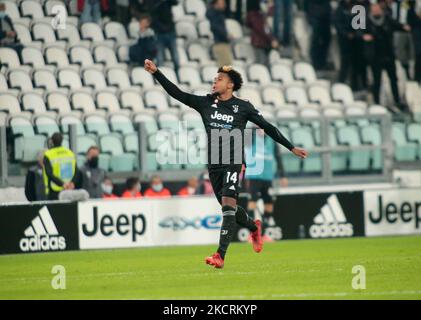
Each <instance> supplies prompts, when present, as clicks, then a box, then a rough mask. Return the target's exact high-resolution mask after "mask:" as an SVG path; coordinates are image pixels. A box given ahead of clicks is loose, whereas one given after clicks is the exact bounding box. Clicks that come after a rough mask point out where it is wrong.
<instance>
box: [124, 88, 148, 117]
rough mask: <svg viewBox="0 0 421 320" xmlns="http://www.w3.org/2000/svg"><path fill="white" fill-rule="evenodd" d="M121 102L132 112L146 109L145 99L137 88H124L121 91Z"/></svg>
mask: <svg viewBox="0 0 421 320" xmlns="http://www.w3.org/2000/svg"><path fill="white" fill-rule="evenodd" d="M120 104H121V107H122V108H124V109H129V110H131V111H132V112H141V111H144V110H145V105H144V104H143V99H142V96H141V95H140V93H139V92H138V91H137V90H131V89H128V90H122V91H121V92H120Z"/></svg>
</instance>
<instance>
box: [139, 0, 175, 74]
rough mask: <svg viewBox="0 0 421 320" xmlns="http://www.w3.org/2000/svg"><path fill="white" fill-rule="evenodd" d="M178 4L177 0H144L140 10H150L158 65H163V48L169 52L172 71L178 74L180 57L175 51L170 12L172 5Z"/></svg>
mask: <svg viewBox="0 0 421 320" xmlns="http://www.w3.org/2000/svg"><path fill="white" fill-rule="evenodd" d="M177 4H178V0H144V1H143V4H142V10H144V11H148V12H150V14H151V16H152V29H153V30H154V31H155V34H156V39H157V49H158V52H157V62H158V66H162V65H164V61H165V49H168V50H169V51H170V54H171V60H172V62H173V64H174V71H175V72H176V74H177V75H178V69H179V68H180V58H179V56H178V51H177V36H176V33H175V23H174V17H173V14H172V7H173V6H175V5H177Z"/></svg>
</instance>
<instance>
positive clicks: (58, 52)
mask: <svg viewBox="0 0 421 320" xmlns="http://www.w3.org/2000/svg"><path fill="white" fill-rule="evenodd" d="M44 55H45V60H46V62H47V63H48V64H52V65H55V66H57V67H58V68H60V69H62V68H68V69H73V70H75V71H76V72H79V69H80V67H79V65H77V64H70V62H69V58H68V56H67V53H66V51H64V49H63V48H60V47H49V48H47V49H45V52H44Z"/></svg>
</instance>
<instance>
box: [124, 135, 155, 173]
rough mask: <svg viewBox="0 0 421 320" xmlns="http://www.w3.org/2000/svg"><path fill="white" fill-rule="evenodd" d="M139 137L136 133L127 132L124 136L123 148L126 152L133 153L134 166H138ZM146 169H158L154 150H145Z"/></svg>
mask: <svg viewBox="0 0 421 320" xmlns="http://www.w3.org/2000/svg"><path fill="white" fill-rule="evenodd" d="M138 141H139V138H138V135H137V133H133V134H129V135H127V136H125V137H124V149H125V150H126V151H127V152H130V153H133V154H134V155H135V168H139V159H138V155H139V142H138ZM146 166H147V167H146V170H147V171H156V170H158V164H157V161H156V155H155V152H146Z"/></svg>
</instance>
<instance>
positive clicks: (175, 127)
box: [158, 112, 180, 133]
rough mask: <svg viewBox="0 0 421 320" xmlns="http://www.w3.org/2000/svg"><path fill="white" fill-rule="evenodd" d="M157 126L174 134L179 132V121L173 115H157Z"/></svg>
mask: <svg viewBox="0 0 421 320" xmlns="http://www.w3.org/2000/svg"><path fill="white" fill-rule="evenodd" d="M158 124H159V127H160V128H161V129H167V130H171V131H173V132H174V133H177V132H178V131H179V125H180V122H179V119H178V116H177V115H175V114H174V113H163V112H162V113H160V114H159V115H158Z"/></svg>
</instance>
